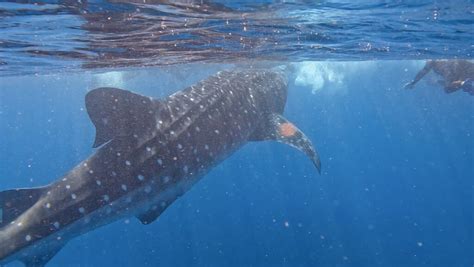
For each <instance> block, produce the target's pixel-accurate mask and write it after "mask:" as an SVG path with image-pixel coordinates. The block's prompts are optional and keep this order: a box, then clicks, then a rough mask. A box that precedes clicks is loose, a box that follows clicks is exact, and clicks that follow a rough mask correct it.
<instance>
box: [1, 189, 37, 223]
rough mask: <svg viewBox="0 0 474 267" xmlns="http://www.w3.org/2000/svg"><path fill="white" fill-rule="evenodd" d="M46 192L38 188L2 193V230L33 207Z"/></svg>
mask: <svg viewBox="0 0 474 267" xmlns="http://www.w3.org/2000/svg"><path fill="white" fill-rule="evenodd" d="M44 190H45V189H44V187H38V188H27V189H12V190H7V191H3V192H0V229H1V228H2V227H4V226H5V225H7V224H9V223H10V222H12V221H13V220H15V219H16V218H17V217H18V216H20V215H21V214H22V213H23V212H25V211H26V210H28V209H29V208H30V207H31V206H33V205H34V204H35V203H36V202H37V201H38V199H39V198H40V197H41V195H43V193H44Z"/></svg>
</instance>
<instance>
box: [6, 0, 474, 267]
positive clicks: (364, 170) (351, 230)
mask: <svg viewBox="0 0 474 267" xmlns="http://www.w3.org/2000/svg"><path fill="white" fill-rule="evenodd" d="M23 2H29V3H13V1H6V2H5V1H3V2H2V3H0V26H1V27H0V33H1V35H0V62H3V63H2V64H0V73H1V74H0V76H1V77H0V191H2V190H6V189H11V188H23V187H35V186H41V185H45V184H48V183H50V182H52V181H54V180H56V179H58V178H60V177H61V176H62V175H64V174H65V173H66V172H68V171H69V170H70V169H71V168H73V167H74V166H75V165H76V164H77V163H79V162H80V161H82V160H84V159H85V158H87V157H88V156H89V155H91V154H92V153H94V151H95V149H93V148H92V143H93V141H94V134H95V129H94V127H93V125H92V123H91V122H90V120H89V118H88V115H87V112H86V111H85V106H84V96H85V94H86V93H87V92H88V91H90V90H91V89H94V88H96V87H100V86H114V87H119V88H124V89H127V90H131V91H135V92H138V93H140V94H144V95H149V96H153V97H164V96H167V95H169V94H170V93H173V92H176V91H177V90H180V89H182V88H184V87H186V86H189V85H192V84H193V83H195V82H197V81H199V80H202V79H204V78H206V77H208V76H209V75H212V74H214V73H215V72H217V71H219V70H223V69H233V68H249V66H250V65H249V64H252V66H254V65H257V66H259V67H262V66H263V67H265V66H268V67H270V66H272V67H273V66H275V65H286V66H290V67H289V68H288V69H290V70H291V71H290V72H289V74H288V81H289V97H288V102H287V105H286V110H285V116H286V117H287V118H288V119H290V120H291V121H292V122H294V123H295V124H296V125H297V126H298V127H299V128H300V129H301V130H303V131H304V132H305V133H306V134H307V136H308V137H309V138H310V139H311V140H312V142H313V143H314V144H315V146H316V147H317V149H318V151H319V154H320V156H321V161H322V173H321V175H318V173H317V171H316V169H315V168H314V166H313V165H312V164H311V162H310V161H309V160H308V159H307V158H306V157H305V156H304V154H302V153H300V152H298V151H296V150H294V149H292V148H290V147H288V146H285V145H282V144H279V143H276V142H258V143H248V144H247V145H246V146H245V147H243V148H242V149H240V150H239V151H238V152H237V153H235V154H234V155H232V156H231V157H230V158H228V159H227V160H225V161H224V162H223V163H222V164H220V165H218V166H217V167H215V168H214V169H213V170H212V171H211V172H210V173H209V174H208V175H206V176H205V177H204V178H203V179H202V180H201V181H200V182H199V183H198V184H196V185H195V186H194V187H193V188H192V189H191V190H190V191H189V192H187V193H186V194H185V195H183V197H181V198H180V199H178V200H177V201H176V202H175V203H174V204H173V205H172V206H170V207H169V208H168V209H167V210H166V211H165V212H164V213H163V214H162V215H161V216H160V217H159V219H158V220H157V221H156V222H154V223H153V224H151V225H147V226H144V225H142V224H141V223H140V222H139V221H138V220H137V219H135V218H130V219H124V220H119V221H117V222H115V223H113V224H111V225H108V226H106V227H102V228H100V229H98V230H95V231H93V232H90V233H87V234H85V235H82V236H80V237H78V238H76V239H73V240H72V241H70V242H69V243H68V244H67V245H66V246H65V247H64V248H63V249H62V250H61V251H60V252H59V253H58V254H57V255H56V257H54V258H53V259H52V260H51V262H50V263H49V265H48V266H321V267H323V266H324V267H326V266H328V267H329V266H351V267H352V266H353V267H365V266H384V267H385V266H410V267H411V266H413V267H414V266H429V267H438V266H439V267H445V266H449V267H451V266H452V267H472V266H474V256H473V255H474V236H473V229H474V222H473V212H474V96H470V95H469V94H467V93H465V92H462V91H458V92H455V93H452V94H446V93H445V92H444V91H443V90H442V88H441V87H440V86H439V85H438V84H437V80H438V78H439V77H436V76H435V75H433V74H430V75H428V76H427V77H426V78H425V79H423V80H422V81H421V82H420V83H419V84H418V85H417V86H416V88H414V89H413V90H406V89H404V88H403V86H404V84H405V83H407V82H408V81H410V80H411V79H413V77H414V75H415V74H416V73H417V72H418V71H419V70H420V69H421V68H422V67H423V65H424V62H425V61H424V60H425V59H429V58H450V59H454V58H464V59H470V60H472V59H473V45H474V41H473V39H472V38H473V37H472V36H474V35H473V34H474V30H473V22H474V19H473V16H474V15H473V14H474V13H473V3H472V1H442V2H437V1H418V2H417V1H412V2H411V3H410V1H393V3H392V2H388V1H387V2H385V1H380V2H378V3H376V4H375V3H368V2H365V1H360V3H358V4H354V3H348V2H338V1H328V2H326V1H318V2H317V3H300V2H294V3H286V4H284V3H278V4H275V3H270V2H268V3H259V4H258V5H257V4H253V3H252V2H251V1H249V2H245V1H240V2H235V3H232V2H231V1H220V3H218V4H216V5H210V7H208V9H209V10H211V11H209V10H206V11H203V9H200V8H197V9H189V7H188V9H186V8H182V7H180V6H178V8H176V7H175V6H173V5H171V7H170V6H167V5H166V3H164V4H163V3H161V4H160V3H158V2H166V1H156V3H153V4H150V5H147V6H139V7H136V6H134V4H133V3H132V4H130V3H125V4H124V3H121V2H133V1H110V3H108V2H102V1H90V3H88V6H81V5H80V4H78V3H77V2H74V1H64V2H60V3H57V2H53V1H43V2H36V4H35V3H34V2H31V1H23ZM83 2H86V1H83ZM83 2H80V3H81V4H83ZM114 2H115V3H114ZM205 2H206V1H205ZM292 2H293V1H292ZM38 3H39V4H38ZM117 3H120V4H117ZM206 3H207V2H206ZM22 5H25V6H22ZM137 5H138V4H137ZM154 5H156V6H154ZM22 7H24V8H22ZM305 7H307V9H305ZM213 8H214V9H215V10H218V11H215V10H214V11H213ZM137 9H141V10H143V9H148V13H147V14H145V15H144V14H142V15H140V16H138V15H137V14H135V13H134V12H136V11H137ZM176 9H178V11H179V12H178V11H176ZM48 10H49V11H48ZM151 10H154V11H151ZM182 10H186V12H183V11H182ZM269 10H272V11H273V13H274V14H272V16H271V20H269V21H266V20H263V21H260V20H259V18H260V17H259V15H258V14H257V15H256V13H258V12H268V11H269ZM301 10H303V11H305V13H308V14H309V13H313V14H317V16H316V17H312V18H311V19H313V20H314V23H312V22H311V19H310V18H308V17H305V18H304V23H303V22H302V23H301V24H293V23H291V21H287V20H285V21H287V22H288V25H286V26H285V25H282V24H275V25H274V27H275V29H279V30H286V32H285V34H282V35H280V36H277V37H275V38H276V39H278V40H272V41H271V42H273V43H274V44H275V42H276V43H278V44H282V45H276V46H271V45H270V43H271V42H267V41H268V39H267V40H265V39H264V38H265V36H267V34H268V31H269V30H270V31H271V29H269V27H270V26H271V25H272V24H271V23H273V22H274V21H275V19H278V21H281V20H282V18H281V17H279V15H278V14H282V13H284V12H285V11H286V12H287V13H284V14H286V15H285V16H283V18H295V17H296V18H295V19H296V20H297V21H300V22H301V20H303V19H302V17H301V16H296V15H291V14H295V12H298V11H301ZM328 10H330V11H332V13H331V16H330V19H327V20H325V17H324V14H325V12H328ZM82 11H87V12H85V13H87V14H92V15H91V17H93V19H91V18H89V21H88V22H87V20H88V18H86V17H82V18H81V16H80V15H78V14H80V13H81V12H82ZM435 11H436V12H437V14H445V15H446V17H444V18H443V16H441V15H436V17H437V19H436V20H438V16H439V19H440V20H441V21H436V22H433V12H435ZM193 12H194V13H193ZM292 12H293V13H292ZM83 13H84V12H83ZM85 13H84V14H85ZM109 13H110V14H113V15H110V16H111V17H114V16H119V15H120V14H123V13H127V14H130V13H133V16H132V17H133V18H134V19H137V20H136V21H134V23H138V26H136V27H135V28H134V27H132V25H135V24H133V23H132V24H127V23H126V24H120V23H123V21H122V20H120V19H116V20H115V21H116V22H117V23H118V25H115V26H111V27H112V28H113V27H116V28H115V29H111V28H107V27H104V26H103V25H102V26H97V25H96V24H94V25H92V24H93V23H92V22H91V21H92V20H93V21H95V22H97V21H100V23H103V21H104V20H105V21H107V20H108V19H107V15H108V14H109ZM243 13H245V14H247V16H248V17H249V18H250V19H249V23H250V25H258V26H260V28H258V27H257V28H254V29H255V32H252V33H250V34H249V35H248V36H247V37H248V38H249V39H252V38H253V39H252V40H250V41H249V43H245V44H246V45H247V47H245V46H242V43H241V42H240V41H239V40H240V39H239V38H240V37H239V38H237V40H234V39H231V40H227V41H226V40H225V38H224V39H222V38H219V37H218V36H217V35H216V33H218V32H220V31H225V30H226V29H225V27H224V28H223V26H222V25H220V24H219V21H220V20H224V21H225V20H227V19H229V18H233V19H234V20H232V19H230V24H231V25H232V23H234V25H242V24H241V23H242V21H240V20H241V18H242V16H243V15H242V14H243ZM104 14H105V15H104ZM117 14H119V15H117ZM288 14H290V15H288ZM341 14H342V15H343V16H344V18H346V17H347V20H346V19H341V17H340V16H342V15H341ZM351 14H352V15H353V16H356V15H357V16H359V18H360V19H359V20H356V19H354V17H353V16H351ZM403 14H405V15H406V14H408V16H412V17H411V18H412V19H413V21H415V22H413V23H412V24H410V22H407V21H405V22H407V23H405V22H404V20H403ZM426 14H431V15H430V16H428V17H426V16H425V15H426ZM207 15H208V16H211V17H212V18H210V19H209V18H207V17H206V16H207ZM61 16H63V17H61ZM103 16H106V17H105V18H104V17H103ZM110 16H109V17H110ZM180 16H182V17H180ZM328 16H329V15H328ZM190 17H192V18H198V19H199V22H196V23H197V24H196V25H194V26H195V28H194V30H192V31H190V32H188V33H189V34H190V35H189V36H188V35H186V34H185V32H186V31H183V30H182V25H181V24H179V23H180V22H181V20H183V21H184V18H187V19H188V18H190ZM31 18H35V19H37V20H38V21H37V22H35V21H33V20H31ZM72 18H74V19H72ZM44 19H49V22H50V23H49V24H48V23H47V22H45V21H44ZM147 19H149V20H150V21H148V20H147ZM109 20H112V21H114V19H109ZM154 20H166V21H173V22H174V23H175V24H173V25H175V27H176V28H177V29H181V30H182V31H180V33H181V34H183V35H181V36H180V37H179V38H175V37H176V36H174V35H173V36H174V37H172V38H171V39H166V38H164V37H163V38H161V39H160V40H159V41H158V40H155V41H156V42H154V40H152V39H149V37H150V36H149V35H148V34H149V33H150V32H152V31H154V29H152V25H154V24H155V23H157V22H156V21H154ZM51 21H55V22H51ZM381 21H385V22H386V24H383V25H382V24H380V23H377V22H381ZM397 22H398V23H397ZM10 23H11V24H10ZM140 23H142V24H143V25H147V26H146V27H141V26H140V25H142V24H140ZM147 23H149V25H148V24H147ZM265 23H268V24H265ZM404 24H406V25H408V28H410V27H412V28H411V29H412V30H407V31H403V30H402V28H403V27H405V26H403V25H404ZM8 25H10V26H8ZM11 25H15V27H16V28H14V27H11ZM35 25H36V26H35ZM47 25H49V27H47ZM124 25H128V26H130V28H124ZM143 25H142V26H143ZM150 25H151V26H150ZM109 26H110V25H109ZM28 27H31V28H28ZM35 27H36V28H35ZM186 27H187V26H186ZM298 27H300V28H298ZM39 28H41V29H42V30H40V29H39ZM159 28H160V30H163V31H166V27H165V28H164V29H162V28H161V26H160V27H159ZM45 29H46V30H45ZM100 29H102V32H101V30H100ZM104 29H109V30H110V31H106V30H104ZM118 29H122V31H121V32H118ZM242 29H243V28H242V27H240V26H239V28H238V29H236V28H235V29H232V30H231V32H233V33H234V35H235V34H236V33H240V34H241V35H242V36H244V37H245V36H246V34H248V32H246V31H243V30H242ZM298 29H299V30H300V32H299V33H298V32H297V30H298ZM369 29H373V30H372V31H370V30H369ZM35 30H37V31H35ZM311 30H313V31H314V34H316V33H318V34H317V36H320V34H321V35H324V36H326V37H327V38H326V37H317V38H316V37H314V39H311V38H310V36H311V34H310V32H311ZM22 31H23V32H22ZM294 31H296V32H294ZM390 31H392V33H393V34H396V35H397V36H396V37H394V36H393V35H392V33H391V32H390ZM53 32H54V34H55V35H52V33H53ZM198 32H200V33H202V34H201V35H196V36H194V34H197V33H198ZM113 33H115V34H113ZM140 33H144V34H143V36H145V37H144V38H145V40H141V41H142V42H144V43H140V42H137V40H133V38H134V36H135V37H137V36H138V35H140ZM349 33H352V34H354V36H349V35H348V34H349ZM166 34H168V32H166ZM314 34H313V35H314ZM339 34H340V35H339ZM143 36H142V37H143ZM298 36H299V37H301V38H299V37H298ZM42 38H43V39H44V40H45V41H44V42H42V41H41V40H40V39H42ZM51 38H52V39H51ZM107 38H111V39H107ZM121 38H122V39H121ZM130 38H132V39H130ZM140 38H141V37H140ZM180 38H181V40H182V41H178V40H179V39H180ZM209 38H210V39H209ZM213 38H214V39H213ZM51 40H53V41H51ZM107 40H108V41H110V42H108V41H107ZM120 40H123V42H129V43H128V44H124V43H122V42H121V41H120ZM193 40H196V42H193ZM209 40H214V41H215V42H210V41H209ZM262 40H265V41H262ZM297 40H300V43H299V45H298V41H297ZM169 42H171V44H173V42H174V43H177V44H178V48H179V49H178V50H173V48H172V47H171V46H169ZM206 42H208V44H207V45H204V44H205V43H206ZM133 43H135V44H136V45H137V46H139V48H137V49H135V50H134V49H131V48H133V47H131V46H130V45H131V44H133ZM211 43H213V44H215V46H212V45H211ZM117 44H120V45H117ZM145 44H149V45H151V46H152V47H151V48H150V47H147V45H145ZM236 44H238V45H236ZM108 46H109V47H108ZM173 47H176V46H173ZM315 47H318V49H317V50H315ZM364 47H365V48H364ZM384 47H389V48H388V50H387V48H384ZM112 48H114V49H116V50H113V49H112ZM128 48H130V51H128V52H127V51H125V50H123V49H128ZM364 49H365V50H364ZM33 50H34V51H40V52H32V51H33ZM153 51H155V53H157V54H156V57H153V56H152V55H151V54H149V53H154V52H153ZM156 51H159V52H156ZM216 51H217V52H216ZM219 51H220V52H219ZM66 52H67V53H66ZM160 53H162V55H163V57H162V58H160V57H159V55H161V54H160ZM186 53H188V54H186ZM193 53H194V54H196V53H197V54H199V55H196V57H193V58H191V57H186V55H192V54H193ZM260 57H261V58H260ZM326 59H327V60H326ZM389 59H390V60H389ZM394 59H396V60H394ZM250 60H252V61H251V62H250ZM270 60H271V61H270ZM277 60H279V61H278V62H276V61H277ZM282 60H283V61H282ZM328 60H331V61H328ZM353 60H357V61H353ZM249 62H250V63H249ZM471 62H472V61H471ZM0 246H1V244H0ZM8 266H21V265H20V263H13V264H11V265H8Z"/></svg>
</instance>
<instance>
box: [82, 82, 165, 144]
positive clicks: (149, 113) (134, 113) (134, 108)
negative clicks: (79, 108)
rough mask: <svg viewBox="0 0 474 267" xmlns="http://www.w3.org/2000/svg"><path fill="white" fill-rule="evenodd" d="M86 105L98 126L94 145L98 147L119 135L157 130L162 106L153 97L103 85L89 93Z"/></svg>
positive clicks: (96, 126)
mask: <svg viewBox="0 0 474 267" xmlns="http://www.w3.org/2000/svg"><path fill="white" fill-rule="evenodd" d="M86 108H87V113H88V114H89V117H90V118H91V120H92V122H93V123H94V125H95V128H96V136H95V141H94V145H93V147H98V146H100V145H102V144H105V143H106V142H108V141H110V140H112V139H114V138H116V137H120V136H130V135H133V134H137V135H140V134H141V133H143V132H144V131H146V130H148V129H154V128H155V127H156V121H157V117H158V115H159V114H160V112H161V111H160V110H162V105H161V103H160V102H159V101H157V100H153V99H152V98H150V97H146V96H142V95H139V94H135V93H132V92H130V91H126V90H122V89H117V88H109V87H102V88H97V89H94V90H92V91H90V92H89V93H87V95H86Z"/></svg>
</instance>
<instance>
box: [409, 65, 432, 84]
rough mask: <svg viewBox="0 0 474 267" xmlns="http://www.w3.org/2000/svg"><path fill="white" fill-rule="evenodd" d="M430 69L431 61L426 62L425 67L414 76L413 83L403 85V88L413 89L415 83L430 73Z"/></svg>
mask: <svg viewBox="0 0 474 267" xmlns="http://www.w3.org/2000/svg"><path fill="white" fill-rule="evenodd" d="M432 68H433V64H432V63H431V61H428V62H426V64H425V67H424V68H423V69H422V70H420V71H419V72H418V73H417V74H416V76H415V79H413V81H411V82H409V83H407V84H406V85H405V88H410V89H411V88H413V87H414V86H415V84H416V83H417V82H419V81H420V80H421V79H422V78H423V77H424V76H425V75H426V74H428V72H430V70H431V69H432Z"/></svg>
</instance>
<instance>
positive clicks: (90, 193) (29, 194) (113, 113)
mask: <svg viewBox="0 0 474 267" xmlns="http://www.w3.org/2000/svg"><path fill="white" fill-rule="evenodd" d="M287 89H288V85H287V82H286V79H285V75H284V74H283V73H282V72H280V71H275V70H233V71H221V72H218V73H217V74H215V75H213V76H211V77H208V78H207V79H205V80H203V81H200V82H198V83H196V84H194V85H192V86H190V87H188V88H185V89H183V90H181V91H178V92H176V93H174V94H172V95H170V96H168V97H166V98H163V99H153V98H150V97H147V96H142V95H140V94H136V93H133V92H131V91H127V90H123V89H118V88H110V87H102V88H97V89H94V90H91V91H89V92H88V93H87V94H86V96H85V105H86V109H87V113H88V115H89V117H90V119H91V121H92V123H93V124H94V126H95V129H96V136H95V141H94V144H93V147H94V148H97V150H96V151H95V153H94V154H93V155H92V156H90V157H89V158H87V159H85V160H84V161H82V162H80V163H79V164H78V165H77V166H76V167H74V168H73V169H72V170H71V171H69V172H68V173H66V174H65V175H64V176H63V177H60V178H59V179H58V180H56V181H54V182H52V183H51V184H49V185H46V186H43V187H38V188H21V189H12V190H7V191H3V192H0V266H1V265H5V264H7V263H9V262H12V261H21V262H23V263H24V265H25V266H27V267H40V266H45V265H46V264H47V263H48V262H49V261H50V260H51V258H53V257H54V255H55V254H57V253H58V252H59V251H60V250H61V248H62V247H64V246H65V245H66V243H67V242H68V241H70V240H71V239H73V238H74V237H77V236H79V235H81V234H84V233H86V232H89V231H92V230H94V229H96V228H98V227H101V226H104V225H107V224H109V223H112V222H114V221H116V220H119V219H121V218H126V217H136V218H138V220H140V221H141V223H143V224H150V223H152V222H153V221H155V220H156V219H157V218H158V217H159V216H160V215H161V214H162V213H163V212H164V211H165V210H166V209H167V208H168V207H169V206H170V205H171V204H172V203H173V202H174V201H175V200H176V199H178V198H179V197H181V196H182V195H183V194H184V193H185V192H186V191H188V190H189V189H190V188H191V187H192V186H193V185H194V184H195V183H196V182H198V181H199V180H200V179H201V178H202V177H203V176H204V175H205V174H206V173H207V172H209V170H211V169H212V167H213V166H216V165H217V164H219V163H220V162H221V161H223V160H224V159H226V158H227V157H229V156H230V155H231V154H232V153H233V152H235V151H236V150H238V149H239V148H241V147H242V146H243V145H245V144H246V143H248V142H252V141H265V140H274V141H278V142H281V143H284V144H287V145H289V146H292V147H294V148H296V149H298V150H300V151H302V152H303V153H305V154H306V155H307V156H308V157H309V158H310V160H311V161H312V163H313V164H314V166H315V167H316V168H317V170H318V171H319V172H320V171H321V163H320V160H319V156H318V154H317V152H316V150H315V149H314V147H313V145H312V143H311V141H310V140H309V139H308V138H307V137H306V136H305V134H304V133H303V132H302V131H300V130H299V129H298V128H297V127H296V126H295V125H294V124H293V123H291V122H290V121H288V120H287V119H286V118H285V117H283V115H282V114H283V111H284V107H285V104H286V100H287Z"/></svg>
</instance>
